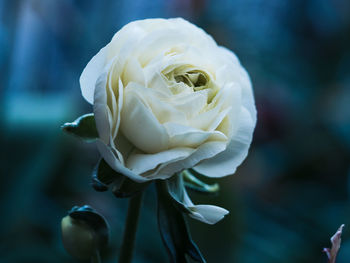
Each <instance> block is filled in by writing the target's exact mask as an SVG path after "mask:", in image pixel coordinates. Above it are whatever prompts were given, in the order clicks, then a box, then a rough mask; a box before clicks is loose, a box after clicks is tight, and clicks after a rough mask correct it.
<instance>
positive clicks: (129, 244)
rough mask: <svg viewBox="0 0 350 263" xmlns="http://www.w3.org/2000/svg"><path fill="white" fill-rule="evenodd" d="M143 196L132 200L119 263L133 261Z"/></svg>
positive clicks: (140, 195) (134, 197) (136, 196)
mask: <svg viewBox="0 0 350 263" xmlns="http://www.w3.org/2000/svg"><path fill="white" fill-rule="evenodd" d="M142 194H143V192H140V193H138V194H136V195H135V196H133V197H131V198H130V201H129V207H128V215H127V217H126V223H125V230H124V236H123V243H122V247H121V251H120V255H119V263H130V262H131V260H132V255H133V250H134V244H135V237H136V229H137V223H138V220H139V215H140V208H141V203H142Z"/></svg>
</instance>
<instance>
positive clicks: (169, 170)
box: [148, 141, 226, 179]
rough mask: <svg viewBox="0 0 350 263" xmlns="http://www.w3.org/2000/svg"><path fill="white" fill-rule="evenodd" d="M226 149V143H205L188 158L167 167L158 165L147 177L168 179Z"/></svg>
mask: <svg viewBox="0 0 350 263" xmlns="http://www.w3.org/2000/svg"><path fill="white" fill-rule="evenodd" d="M225 149H226V142H220V141H219V142H218V141H211V142H206V143H204V144H202V145H201V146H199V147H198V148H197V149H196V150H195V151H194V152H193V153H192V154H191V155H190V156H189V157H187V158H186V159H183V160H180V161H177V162H174V163H170V164H168V165H164V166H163V165H160V167H159V168H158V169H157V170H156V171H155V172H154V173H153V174H150V175H148V177H149V178H153V179H158V178H168V177H170V176H172V175H173V174H174V173H177V172H179V171H181V170H183V169H188V168H192V167H193V166H195V165H196V164H197V163H199V162H200V161H202V160H204V159H208V158H211V157H213V156H215V155H217V154H218V153H220V152H222V151H224V150H225Z"/></svg>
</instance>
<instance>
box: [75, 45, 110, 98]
mask: <svg viewBox="0 0 350 263" xmlns="http://www.w3.org/2000/svg"><path fill="white" fill-rule="evenodd" d="M107 49H108V45H107V46H105V47H104V48H102V49H101V50H100V51H99V52H98V53H97V54H96V55H95V56H94V57H93V58H92V59H91V60H90V62H89V63H88V64H87V65H86V67H85V68H84V70H83V73H82V74H81V76H80V79H79V82H80V89H81V92H82V94H83V97H84V99H85V100H87V101H88V102H89V103H90V104H93V100H94V92H95V84H96V81H97V79H98V77H99V76H100V75H101V73H102V72H103V69H104V67H105V65H106V64H107V58H106V55H107Z"/></svg>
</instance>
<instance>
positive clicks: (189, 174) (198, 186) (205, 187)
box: [181, 169, 220, 194]
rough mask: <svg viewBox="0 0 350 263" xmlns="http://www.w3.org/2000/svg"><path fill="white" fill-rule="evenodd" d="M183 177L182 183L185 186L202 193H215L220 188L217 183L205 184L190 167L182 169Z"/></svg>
mask: <svg viewBox="0 0 350 263" xmlns="http://www.w3.org/2000/svg"><path fill="white" fill-rule="evenodd" d="M181 176H182V177H183V180H184V184H185V186H186V187H187V188H189V189H191V190H193V191H196V192H199V193H204V194H217V193H218V192H219V190H220V186H219V184H217V183H215V184H206V183H204V182H203V181H201V180H199V179H198V178H197V177H196V176H195V175H194V172H193V170H192V169H189V170H187V169H186V170H184V171H182V172H181Z"/></svg>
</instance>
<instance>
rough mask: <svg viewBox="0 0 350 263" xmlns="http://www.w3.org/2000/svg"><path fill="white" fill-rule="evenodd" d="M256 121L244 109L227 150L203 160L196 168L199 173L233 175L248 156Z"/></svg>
mask: <svg viewBox="0 0 350 263" xmlns="http://www.w3.org/2000/svg"><path fill="white" fill-rule="evenodd" d="M254 127H255V121H254V120H253V119H252V117H251V114H250V113H249V111H248V110H247V109H245V108H244V107H242V113H241V117H240V123H239V128H238V130H237V132H236V134H235V135H233V137H232V140H231V142H230V143H229V145H228V146H227V149H226V150H225V151H223V152H221V153H219V154H218V155H216V156H215V157H213V158H211V159H208V160H203V161H202V162H200V163H199V164H197V165H196V166H195V167H194V170H195V171H197V172H198V173H201V174H203V175H206V176H208V177H223V176H226V175H230V174H233V173H234V172H235V171H236V168H237V167H238V166H239V165H240V164H241V163H242V162H243V160H244V159H245V158H246V156H247V154H248V149H249V146H250V143H251V141H252V137H253V130H254Z"/></svg>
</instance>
